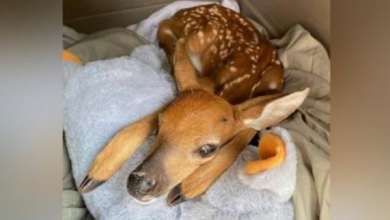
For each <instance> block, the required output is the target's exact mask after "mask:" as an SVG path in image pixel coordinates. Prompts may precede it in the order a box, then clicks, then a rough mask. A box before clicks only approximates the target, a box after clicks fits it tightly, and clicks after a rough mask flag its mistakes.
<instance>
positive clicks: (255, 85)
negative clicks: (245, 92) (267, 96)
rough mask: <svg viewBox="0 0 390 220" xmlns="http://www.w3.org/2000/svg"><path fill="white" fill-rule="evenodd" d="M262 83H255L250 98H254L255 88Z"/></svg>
mask: <svg viewBox="0 0 390 220" xmlns="http://www.w3.org/2000/svg"><path fill="white" fill-rule="evenodd" d="M260 84H261V81H259V82H257V83H256V84H254V85H253V87H252V90H251V94H250V95H249V98H252V96H253V93H254V92H255V90H256V89H257V87H259V86H260Z"/></svg>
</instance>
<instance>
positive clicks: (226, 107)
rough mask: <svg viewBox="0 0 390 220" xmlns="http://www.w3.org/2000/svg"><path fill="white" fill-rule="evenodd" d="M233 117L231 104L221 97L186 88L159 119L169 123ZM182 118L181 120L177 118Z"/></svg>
mask: <svg viewBox="0 0 390 220" xmlns="http://www.w3.org/2000/svg"><path fill="white" fill-rule="evenodd" d="M231 117H233V108H232V106H231V105H230V104H229V103H228V102H227V101H226V100H224V99H222V98H221V97H219V96H217V95H214V94H211V93H209V92H206V91H204V90H201V89H199V90H188V91H183V92H181V93H180V94H179V95H178V97H177V98H176V99H175V100H174V101H173V102H172V103H171V104H170V105H169V106H168V107H167V109H166V110H165V111H164V112H163V113H162V114H161V116H160V119H162V120H163V121H164V122H165V121H169V123H170V124H179V123H186V122H187V121H183V119H186V120H190V121H194V122H196V121H205V120H207V121H211V122H226V121H228V120H230V119H231ZM179 119H182V120H179Z"/></svg>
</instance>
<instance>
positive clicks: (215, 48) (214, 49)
mask: <svg viewBox="0 0 390 220" xmlns="http://www.w3.org/2000/svg"><path fill="white" fill-rule="evenodd" d="M217 51H218V50H217V46H215V45H213V46H211V52H213V53H217Z"/></svg>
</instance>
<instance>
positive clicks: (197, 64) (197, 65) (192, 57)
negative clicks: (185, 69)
mask: <svg viewBox="0 0 390 220" xmlns="http://www.w3.org/2000/svg"><path fill="white" fill-rule="evenodd" d="M189 58H190V60H191V63H192V65H193V66H194V68H195V69H196V71H198V73H200V74H202V73H203V70H202V63H201V62H200V58H199V56H198V55H193V54H191V55H189Z"/></svg>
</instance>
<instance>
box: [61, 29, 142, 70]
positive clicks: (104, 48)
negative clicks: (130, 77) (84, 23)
mask: <svg viewBox="0 0 390 220" xmlns="http://www.w3.org/2000/svg"><path fill="white" fill-rule="evenodd" d="M147 43H148V42H147V41H146V40H145V39H144V38H142V37H141V36H139V35H138V34H137V33H135V32H134V31H130V30H127V29H126V28H111V29H107V30H104V31H99V32H97V33H94V34H91V35H88V36H86V37H84V38H83V39H82V40H80V41H78V42H76V43H74V44H73V45H72V46H70V47H69V48H68V49H67V50H68V51H69V52H71V53H73V54H75V55H77V57H78V58H79V59H80V60H81V62H82V63H83V64H85V63H88V62H92V61H96V60H105V59H111V58H115V57H120V56H125V55H129V54H130V52H131V50H132V49H134V48H135V47H138V46H141V45H143V44H147Z"/></svg>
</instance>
